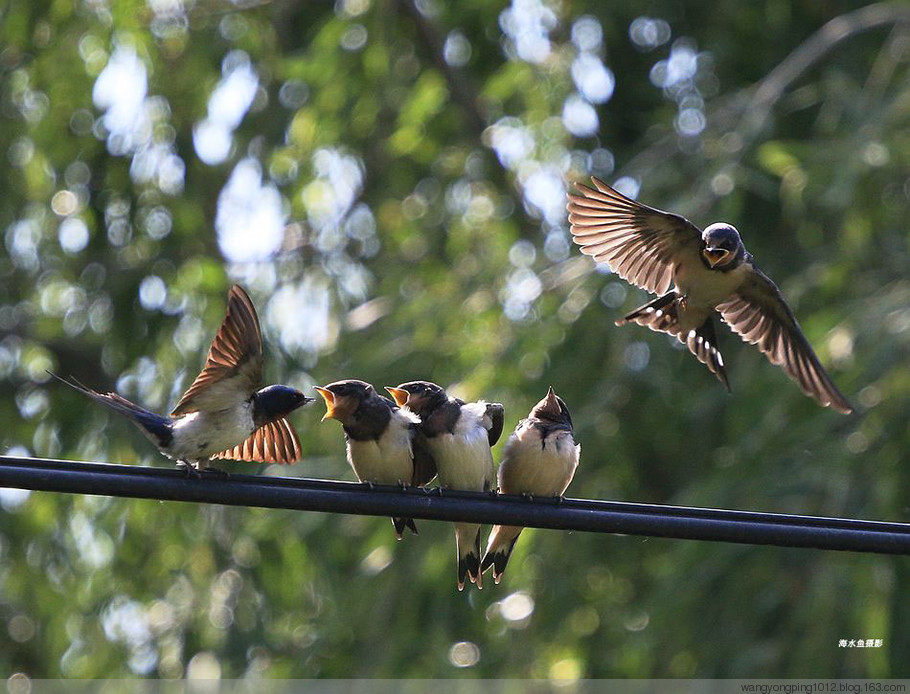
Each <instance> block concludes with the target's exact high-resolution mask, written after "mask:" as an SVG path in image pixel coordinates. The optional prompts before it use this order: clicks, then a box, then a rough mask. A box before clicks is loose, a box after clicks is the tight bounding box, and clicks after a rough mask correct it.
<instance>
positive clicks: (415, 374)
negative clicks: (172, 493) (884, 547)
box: [0, 0, 910, 679]
mask: <svg viewBox="0 0 910 694" xmlns="http://www.w3.org/2000/svg"><path fill="white" fill-rule="evenodd" d="M841 15H842V16H843V23H842V24H841V25H840V28H839V31H831V30H828V31H827V33H825V32H824V31H823V32H822V33H821V34H817V35H815V36H814V38H812V39H810V37H812V36H813V35H814V34H815V32H816V31H818V30H819V29H820V28H821V27H822V26H823V25H825V24H826V23H827V22H828V21H830V20H832V19H834V18H835V17H837V16H841ZM901 17H903V18H904V19H905V20H906V19H907V6H906V5H903V4H900V3H895V4H887V3H885V4H882V5H878V6H874V7H865V8H861V7H860V8H858V5H857V4H856V3H850V2H842V1H835V2H828V3H816V2H806V1H802V0H794V1H792V2H787V1H786V0H775V1H773V2H767V3H753V4H742V3H737V2H732V1H730V0H725V1H722V2H715V3H680V2H675V1H671V0H652V1H651V2H648V3H626V4H622V3H609V4H604V3H599V2H593V0H579V1H572V2H554V3H552V4H549V3H541V2H540V1H539V0H523V1H519V0H515V2H514V3H513V4H512V5H509V6H507V5H505V4H501V3H500V4H491V3H483V2H476V1H471V2H462V3H441V2H438V1H437V0H419V1H418V2H417V3H416V4H412V3H411V2H409V1H408V0H402V1H401V2H396V1H395V0H337V2H335V3H309V2H302V3H292V2H281V1H274V2H261V3H245V2H238V3H236V4H230V3H226V2H221V1H220V0H196V1H195V2H184V1H182V0H173V1H167V0H148V2H140V1H139V0H122V1H121V0H118V2H107V1H106V0H84V1H81V2H72V1H68V0H53V1H50V0H36V1H34V2H27V1H25V0H8V1H7V2H5V3H3V4H2V5H0V157H2V162H0V190H2V191H3V195H2V197H0V230H2V233H3V238H4V242H5V252H4V253H3V254H2V255H0V277H2V279H3V281H2V283H0V388H2V393H3V397H2V398H0V415H2V418H3V421H4V422H6V426H5V427H4V428H3V432H2V434H0V445H2V450H4V451H8V452H11V453H12V454H32V455H37V456H52V457H53V456H59V457H67V458H77V459H88V460H99V461H104V460H106V461H113V462H129V463H136V464H154V465H165V464H167V463H166V462H165V460H164V459H163V458H160V456H157V455H156V454H155V453H154V451H152V450H150V447H149V446H148V444H147V442H145V441H144V440H143V439H142V438H141V437H140V436H139V435H138V433H137V432H135V431H134V430H133V429H132V427H131V426H130V425H129V424H127V423H125V422H123V421H121V420H118V419H116V417H114V416H109V414H108V413H107V412H105V411H102V409H101V408H97V407H94V406H92V405H91V404H90V403H88V402H87V401H85V400H84V399H82V398H81V396H80V395H79V394H77V393H74V392H72V391H70V390H69V389H65V388H61V387H57V386H55V385H54V383H52V382H49V381H48V379H47V376H46V375H45V373H44V370H45V369H46V368H53V369H55V370H57V371H59V372H61V373H64V374H72V375H74V376H76V377H77V378H79V379H80V380H83V381H85V382H87V383H89V384H90V385H92V386H95V387H97V388H100V389H106V388H113V387H114V386H115V385H116V387H117V388H118V389H119V390H120V392H122V393H123V394H124V395H126V396H128V397H131V398H134V399H136V400H138V401H139V402H141V403H143V404H144V405H146V406H148V407H151V408H153V409H157V410H159V411H164V410H166V409H167V408H168V407H169V406H172V405H173V404H174V403H175V401H176V399H177V397H178V396H179V394H180V393H181V392H182V390H183V389H184V388H185V387H186V386H187V384H188V382H189V380H190V379H191V378H192V376H193V375H195V373H196V371H197V370H198V368H199V367H200V365H201V363H202V360H203V354H204V352H205V349H206V348H207V345H208V341H209V340H210V339H211V336H212V334H213V333H214V330H215V329H216V327H217V325H218V321H219V320H220V318H221V316H222V312H223V309H224V299H225V295H226V290H227V287H228V286H229V284H230V282H231V281H239V282H241V283H242V284H244V285H245V286H246V287H248V288H249V290H250V292H251V294H252V295H253V298H254V301H255V303H256V304H257V306H258V307H259V308H260V312H261V315H262V318H263V328H264V332H265V339H266V341H267V343H268V350H269V355H268V356H269V362H268V367H267V371H268V376H269V379H270V381H271V382H288V383H291V384H294V385H298V386H300V387H309V386H312V385H313V384H315V383H325V382H328V381H332V380H336V379H339V378H345V377H357V378H363V379H365V380H368V381H370V382H372V383H374V384H375V385H377V386H382V385H388V384H395V383H398V382H401V381H405V380H410V379H414V378H429V379H432V380H434V381H437V382H439V383H441V384H443V385H445V386H447V387H450V388H451V389H452V390H453V391H454V392H455V393H457V394H459V395H461V396H462V397H466V398H476V397H486V398H488V399H496V400H499V401H501V402H503V403H504V404H505V406H506V412H507V426H509V427H510V426H512V425H513V424H514V423H515V422H516V421H517V420H518V419H519V418H520V417H522V416H524V415H525V413H526V412H527V411H528V409H529V408H530V406H531V405H532V404H533V403H534V402H536V401H537V399H539V398H540V397H541V395H542V394H543V392H544V391H545V389H546V386H547V385H549V384H553V385H554V386H555V388H556V389H557V391H558V392H559V393H560V395H562V396H563V397H564V398H565V400H566V401H567V403H568V404H569V407H570V408H571V410H572V413H573V418H574V420H575V422H576V426H577V438H578V439H579V440H580V441H581V442H582V445H583V455H582V463H581V467H580V468H579V472H578V474H577V477H576V480H575V482H574V483H573V486H572V487H571V488H570V490H569V493H570V494H571V495H573V496H581V497H590V498H609V499H620V500H629V501H653V502H666V503H677V504H692V505H704V506H713V507H727V508H741V509H754V510H762V511H772V512H788V513H806V514H817V515H839V516H848V517H856V518H875V519H886V520H902V521H907V520H908V519H910V510H908V505H907V504H908V502H907V499H908V498H910V494H908V491H910V465H908V462H910V461H908V454H907V451H908V450H910V433H908V427H907V413H908V411H910V397H908V396H910V369H908V356H910V349H908V347H910V308H908V299H910V283H908V272H907V270H908V262H907V261H908V258H907V219H908V198H910V178H908V176H907V172H908V170H910V140H908V133H910V129H908V125H910V109H908V104H910V87H908V70H907V59H908V48H907V47H908V43H910V42H908V39H910V35H908V33H907V26H908V24H907V22H906V21H905V22H904V23H903V24H901V23H900V22H899V21H898V19H899V18H901ZM117 66H119V67H117ZM118 71H119V72H118ZM592 119H593V120H592ZM591 173H594V174H596V175H598V176H601V177H604V178H606V179H607V180H610V181H616V180H617V179H620V178H623V179H624V181H623V185H627V186H633V187H638V186H639V185H640V192H639V197H640V199H642V200H643V201H644V202H646V203H649V204H652V205H655V206H659V207H662V208H664V209H671V210H674V211H679V212H681V213H683V214H686V215H687V216H689V217H690V218H691V219H692V220H693V221H694V222H696V223H697V224H699V225H701V226H704V225H706V224H708V223H710V222H712V221H715V220H718V219H725V220H728V221H731V222H733V223H734V224H735V225H736V226H737V227H738V228H739V229H740V231H741V232H742V234H743V237H744V241H745V243H746V245H747V247H748V248H749V250H750V251H751V252H752V253H753V254H754V255H755V256H756V258H757V259H758V262H759V264H760V265H761V266H762V267H763V269H764V270H765V271H766V272H767V273H768V274H769V275H770V276H771V277H772V278H774V279H775V280H776V281H777V282H778V284H779V285H780V286H781V288H782V290H783V292H784V294H785V295H786V296H787V297H788V299H789V301H790V303H791V305H792V306H793V307H794V310H795V311H796V313H797V315H798V316H799V319H800V322H801V324H802V326H803V328H804V330H805V332H806V334H807V336H808V338H809V340H810V341H811V342H812V344H813V345H814V346H815V348H816V350H817V351H818V353H819V355H820V357H821V359H822V361H823V362H824V363H825V364H826V365H827V366H828V367H829V369H830V371H831V373H832V376H833V378H834V380H835V381H836V382H837V383H838V384H839V386H840V387H841V389H842V390H843V391H844V392H845V393H846V394H847V395H848V397H850V398H851V399H852V400H854V401H855V402H856V404H857V405H858V407H859V410H860V414H859V415H858V416H854V417H850V418H847V417H842V416H839V415H837V414H835V413H833V412H831V411H829V410H823V409H821V408H819V407H818V406H817V405H816V404H815V403H814V402H812V401H811V400H810V399H809V398H806V397H805V396H803V395H802V394H801V393H800V392H799V390H798V388H797V387H796V386H795V385H794V384H793V383H792V382H790V381H789V380H788V379H787V378H786V377H785V376H784V374H783V373H782V372H781V371H780V370H779V369H777V368H774V367H772V366H771V365H769V364H768V363H767V362H766V361H765V360H764V358H763V357H762V356H761V355H760V354H759V353H758V352H757V350H755V349H753V348H750V347H747V346H745V345H743V344H741V343H740V342H739V340H738V339H737V338H735V337H734V336H732V335H730V334H729V333H725V334H724V335H722V336H721V338H720V339H721V346H722V348H723V349H724V352H725V355H726V358H727V362H728V367H729V372H730V376H731V381H732V385H733V393H732V394H731V395H728V394H726V393H725V392H724V391H723V389H722V388H721V387H720V386H719V385H718V384H717V383H716V381H715V379H714V378H713V377H712V376H711V375H710V374H709V373H708V372H707V370H706V369H704V368H703V367H702V366H701V365H699V364H698V363H697V362H696V361H695V360H694V359H693V358H692V357H691V356H690V355H688V354H686V353H684V352H682V351H680V350H679V349H674V348H673V346H671V344H670V342H669V341H668V340H667V339H665V337H664V336H660V335H656V334H653V333H648V332H647V331H644V330H642V329H638V328H635V327H626V328H622V329H617V328H614V326H613V325H612V323H613V320H614V319H615V318H616V317H618V316H619V315H621V314H622V312H623V311H624V310H626V309H630V308H632V307H633V306H634V305H637V304H639V303H640V302H642V301H643V298H644V297H643V295H642V293H641V292H639V291H637V290H635V289H633V288H629V287H627V285H625V284H624V283H623V282H621V281H619V280H617V279H615V278H613V277H612V276H610V275H609V274H607V273H604V272H594V271H593V270H594V268H593V265H592V263H591V262H590V260H589V259H587V258H581V257H580V256H579V254H577V253H576V252H575V251H574V250H572V249H571V248H570V244H569V242H568V233H567V228H566V220H565V214H564V200H565V197H564V196H565V187H566V185H567V183H566V182H567V181H568V182H571V181H575V180H584V179H585V178H586V177H587V176H588V175H590V174H591ZM216 229H217V233H216ZM318 410H319V408H318V407H317V406H316V405H313V406H310V407H309V408H307V409H306V410H304V411H302V412H301V413H299V414H298V415H295V420H294V421H295V424H296V425H297V426H298V427H299V429H300V431H301V432H302V438H303V441H304V449H305V460H304V461H303V462H302V463H301V464H300V465H298V466H297V467H296V468H294V469H291V470H284V469H282V470H274V469H268V470H265V471H264V474H297V475H302V476H312V477H329V478H344V479H348V478H350V477H351V473H350V471H349V469H348V468H347V465H346V463H345V462H344V455H343V441H342V436H341V432H340V430H339V428H338V427H337V426H335V425H334V423H327V424H319V417H320V416H321V412H320V411H318ZM230 469H232V470H243V471H245V472H248V471H249V470H250V468H249V467H248V466H243V465H242V464H237V465H236V466H232V467H231V468H230ZM0 504H2V511H0V671H2V672H5V673H13V672H24V673H26V674H28V675H29V676H31V677H45V678H46V677H74V678H76V677H83V678H90V677H126V676H133V675H139V676H162V677H181V676H184V675H191V676H211V675H217V674H220V675H221V676H223V677H252V678H255V677H424V678H427V677H455V676H476V677H513V678H526V677H553V678H569V679H571V678H574V677H592V678H603V677H672V678H679V677H693V676H694V677H746V676H752V677H770V676H793V677H795V676H802V677H821V676H824V677H896V676H904V677H907V676H910V665H908V662H910V661H908V660H907V658H906V655H907V653H908V652H910V634H908V630H907V624H908V623H910V599H908V596H910V566H908V563H907V560H906V559H905V558H903V559H902V558H888V557H876V556H860V555H856V554H847V553H844V554H838V553H831V552H828V553H825V552H816V551H806V550H797V549H789V550H785V549H775V548H766V547H747V546H732V545H723V544H714V543H699V542H684V541H670V540H658V539H652V540H644V539H642V538H633V537H614V536H601V535H584V534H572V535H568V536H566V535H562V534H559V533H556V532H551V531H528V532H526V533H525V534H524V535H523V536H522V539H521V541H520V542H519V544H518V547H517V549H516V552H515V556H514V558H513V559H512V562H511V563H510V566H509V571H508V573H507V574H506V577H505V579H504V581H503V583H502V584H501V585H500V586H498V587H494V586H492V585H490V586H489V587H488V588H487V589H484V590H483V591H482V592H478V591H476V590H473V589H471V590H466V591H465V592H464V593H463V594H458V593H457V592H456V591H455V581H454V561H453V548H452V539H451V537H450V535H451V529H450V527H449V526H448V525H447V524H438V523H430V522H424V523H422V524H421V535H420V536H419V537H417V538H407V540H406V541H404V542H401V543H400V544H399V543H396V542H395V541H394V539H393V533H392V530H391V527H390V526H389V523H388V519H380V518H361V517H341V516H332V515H317V514H301V513H291V512H281V511H270V510H263V509H239V508H222V507H205V506H197V505H192V504H177V503H155V502H150V501H128V500H120V499H108V498H100V497H99V498H96V497H74V496H68V495H62V494H30V495H29V494H25V493H17V492H15V491H4V492H3V493H2V494H0ZM859 638H862V639H871V638H880V639H883V642H884V644H883V646H882V647H881V648H870V649H858V648H853V649H845V648H839V647H838V641H839V640H840V639H859Z"/></svg>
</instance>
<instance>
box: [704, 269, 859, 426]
mask: <svg viewBox="0 0 910 694" xmlns="http://www.w3.org/2000/svg"><path fill="white" fill-rule="evenodd" d="M751 269H752V274H751V276H750V277H749V279H748V280H747V281H745V282H744V283H743V285H742V286H741V287H740V288H739V290H738V291H737V293H736V294H734V295H733V296H732V297H730V298H729V299H728V300H726V301H724V302H722V303H720V304H718V306H717V310H718V311H720V314H721V315H722V316H723V318H724V321H725V322H726V323H727V324H728V325H729V326H730V328H731V329H732V330H733V332H735V333H736V334H737V335H739V336H740V337H742V339H743V340H745V341H746V342H748V343H749V344H753V345H757V346H758V348H759V349H760V350H761V351H762V352H764V354H765V356H767V357H768V360H769V361H770V362H771V363H772V364H775V365H777V366H780V367H781V368H783V370H784V371H786V372H787V374H788V375H789V376H790V378H792V379H793V380H794V381H796V382H797V383H798V384H799V387H800V388H801V389H802V391H803V392H804V393H805V394H806V395H808V396H810V397H812V398H815V400H817V401H818V403H819V404H821V405H823V406H828V405H830V406H831V407H832V408H834V409H835V410H837V411H838V412H842V413H844V414H849V413H851V412H852V411H853V407H852V406H851V405H850V403H849V402H848V401H847V399H846V398H845V397H844V396H843V395H842V394H841V392H840V391H839V390H838V389H837V387H836V386H835V385H834V383H833V382H832V381H831V378H830V377H829V376H828V374H827V372H826V371H825V369H824V367H823V366H822V365H821V363H820V362H819V360H818V357H817V356H815V352H814V351H813V350H812V346H811V345H810V344H809V341H808V340H807V339H806V336H805V335H803V332H802V330H801V329H800V327H799V324H798V323H797V322H796V317H795V316H794V315H793V312H792V311H791V310H790V307H789V306H788V305H787V303H786V301H784V297H783V296H782V295H781V293H780V290H779V289H778V288H777V286H776V285H775V284H774V283H773V282H772V281H771V280H770V279H769V278H768V277H767V276H766V275H765V274H764V273H763V272H762V271H761V270H759V269H758V268H757V267H755V266H754V265H753V266H752V267H751Z"/></svg>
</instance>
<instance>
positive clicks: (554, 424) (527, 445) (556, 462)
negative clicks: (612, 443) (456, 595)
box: [480, 386, 581, 583]
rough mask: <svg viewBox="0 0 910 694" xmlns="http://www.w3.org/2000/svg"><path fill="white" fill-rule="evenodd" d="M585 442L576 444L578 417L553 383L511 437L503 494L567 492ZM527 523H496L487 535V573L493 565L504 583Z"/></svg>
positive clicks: (483, 565)
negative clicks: (573, 417)
mask: <svg viewBox="0 0 910 694" xmlns="http://www.w3.org/2000/svg"><path fill="white" fill-rule="evenodd" d="M580 456H581V444H579V443H575V438H574V433H573V430H572V417H571V415H569V408H568V407H566V403H565V402H563V400H562V398H561V397H559V396H558V395H557V394H556V393H555V392H554V391H553V388H552V386H551V387H550V389H549V390H548V391H547V394H546V395H545V396H544V397H543V399H542V400H540V402H538V403H537V404H536V405H534V407H533V409H532V410H531V413H530V414H529V415H528V417H527V419H522V420H521V421H520V422H519V423H518V426H516V427H515V431H514V432H512V435H511V436H510V437H509V440H508V441H507V442H506V445H505V448H504V449H503V452H502V462H501V463H500V464H499V472H498V479H499V491H500V493H501V494H521V495H522V496H527V497H534V496H556V497H561V496H562V495H563V493H564V492H565V491H566V488H567V487H568V486H569V483H570V482H571V481H572V478H573V477H574V476H575V469H576V468H577V467H578V459H579V457H580ZM522 530H523V528H521V527H518V526H512V525H494V526H493V530H492V531H491V532H490V538H489V540H487V551H486V553H485V554H484V557H483V561H482V562H481V564H480V571H481V573H482V572H484V571H486V570H487V569H489V568H490V567H491V566H492V567H493V580H494V581H495V582H496V583H499V580H500V579H501V578H502V574H503V572H504V571H505V570H506V564H507V563H508V561H509V557H510V556H511V555H512V549H513V548H514V547H515V541H516V540H517V539H518V536H519V535H520V534H521V531H522Z"/></svg>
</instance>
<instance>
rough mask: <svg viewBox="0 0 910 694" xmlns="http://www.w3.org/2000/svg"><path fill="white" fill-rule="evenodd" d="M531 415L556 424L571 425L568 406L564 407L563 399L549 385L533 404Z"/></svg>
mask: <svg viewBox="0 0 910 694" xmlns="http://www.w3.org/2000/svg"><path fill="white" fill-rule="evenodd" d="M531 416H532V417H535V418H537V419H543V420H546V421H548V422H554V423H557V424H568V425H569V427H570V428H571V427H572V416H571V415H570V414H569V408H568V407H566V403H565V402H564V401H563V399H562V398H561V397H559V396H558V395H557V394H556V391H554V390H553V386H550V389H549V390H548V391H547V394H546V395H545V396H544V397H543V399H542V400H541V401H540V402H538V403H537V404H536V405H534V407H533V409H532V410H531Z"/></svg>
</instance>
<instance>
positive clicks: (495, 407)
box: [388, 381, 504, 590]
mask: <svg viewBox="0 0 910 694" xmlns="http://www.w3.org/2000/svg"><path fill="white" fill-rule="evenodd" d="M388 391H389V393H391V394H392V397H393V398H395V401H396V402H397V403H398V404H399V405H401V406H404V405H407V406H408V408H409V409H410V410H411V411H412V412H414V413H415V414H417V416H419V417H420V420H421V423H420V433H421V435H422V438H423V441H422V442H421V443H422V445H423V446H424V447H425V448H426V450H427V451H429V453H430V455H431V456H432V457H433V460H434V461H435V463H436V470H437V471H438V473H439V485H440V487H441V488H442V489H463V490H466V491H474V492H488V491H490V490H491V489H492V488H493V452H492V451H491V450H490V447H491V446H493V445H495V444H496V442H497V441H498V440H499V437H500V436H502V427H503V417H504V410H503V406H502V405H500V404H498V403H491V402H485V401H483V400H481V401H479V402H468V403H466V402H465V401H464V400H459V399H458V398H452V397H449V395H448V393H446V391H445V390H444V389H443V388H441V387H440V386H438V385H436V384H435V383H430V382H428V381H409V382H408V383H402V384H401V385H399V386H397V387H396V388H388ZM455 551H456V557H457V560H458V564H457V575H458V590H464V584H465V578H467V579H469V580H470V581H471V583H476V584H477V587H478V588H482V587H483V580H482V574H481V572H480V524H479V523H455Z"/></svg>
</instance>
